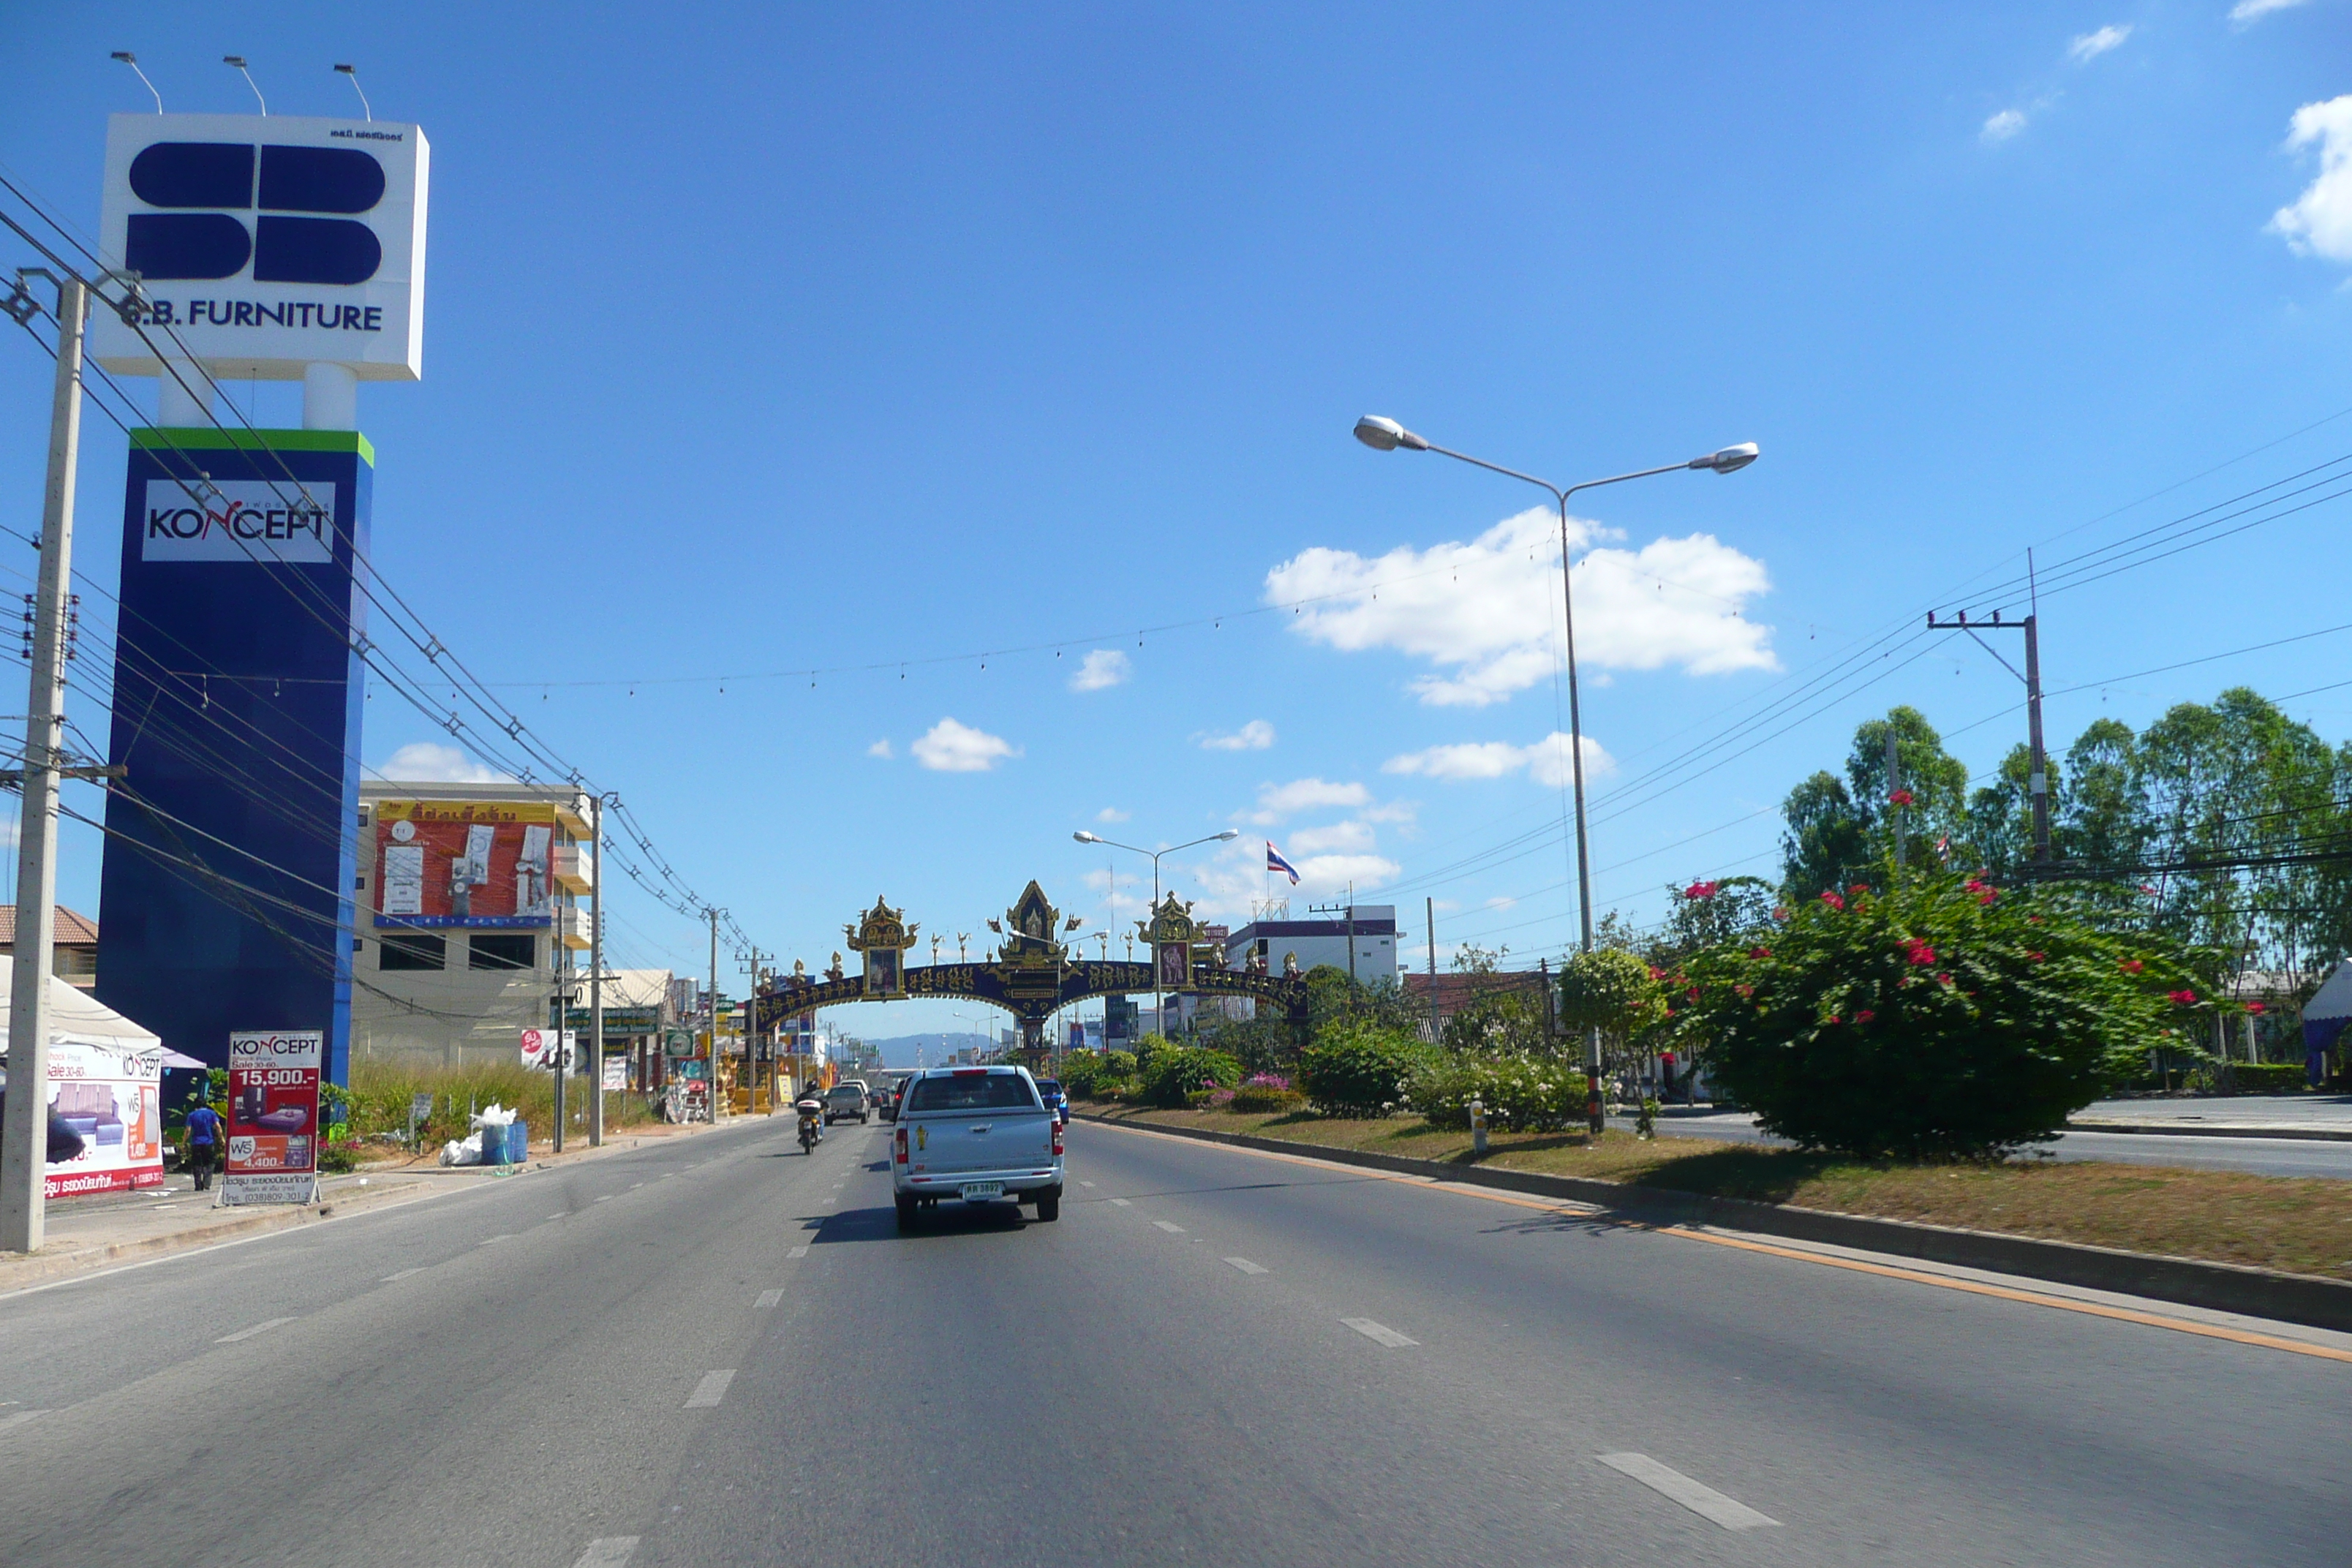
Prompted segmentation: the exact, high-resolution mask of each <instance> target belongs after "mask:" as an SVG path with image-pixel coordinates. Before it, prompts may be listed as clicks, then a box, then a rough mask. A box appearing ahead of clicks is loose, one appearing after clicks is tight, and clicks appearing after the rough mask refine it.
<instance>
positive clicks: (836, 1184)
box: [833, 1182, 848, 1193]
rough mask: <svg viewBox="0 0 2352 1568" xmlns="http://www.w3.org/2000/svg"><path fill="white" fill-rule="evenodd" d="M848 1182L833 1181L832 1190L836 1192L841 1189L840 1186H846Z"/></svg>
mask: <svg viewBox="0 0 2352 1568" xmlns="http://www.w3.org/2000/svg"><path fill="white" fill-rule="evenodd" d="M847 1185H848V1183H846V1182H835V1183H834V1184H833V1190H834V1191H835V1192H836V1193H837V1192H839V1191H841V1189H842V1188H844V1187H845V1186H847Z"/></svg>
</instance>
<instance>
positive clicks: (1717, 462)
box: [1690, 441, 1759, 474]
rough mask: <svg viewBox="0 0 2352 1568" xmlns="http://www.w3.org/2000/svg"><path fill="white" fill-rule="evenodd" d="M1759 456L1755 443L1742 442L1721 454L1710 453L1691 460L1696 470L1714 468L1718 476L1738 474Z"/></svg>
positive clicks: (1722, 451)
mask: <svg viewBox="0 0 2352 1568" xmlns="http://www.w3.org/2000/svg"><path fill="white" fill-rule="evenodd" d="M1758 456H1759V454H1758V452H1757V450H1756V443H1755V442H1753V441H1742V442H1741V443H1739V445H1738V446H1737V447H1725V448H1723V450H1721V451H1720V452H1709V453H1708V454H1707V455H1706V457H1704V458H1692V459H1691V460H1690V466H1691V467H1692V468H1713V469H1714V470H1715V471H1716V472H1717V473H1718V474H1736V473H1738V471H1739V470H1740V469H1742V468H1746V467H1747V466H1748V464H1750V463H1752V462H1754V461H1755V460H1756V458H1757V457H1758Z"/></svg>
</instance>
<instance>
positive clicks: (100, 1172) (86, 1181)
mask: <svg viewBox="0 0 2352 1568" xmlns="http://www.w3.org/2000/svg"><path fill="white" fill-rule="evenodd" d="M15 981H16V973H15V966H14V965H12V964H7V963H0V1061H5V1059H6V1057H7V1048H8V1010H9V1002H10V999H11V996H12V994H13V992H14V987H15ZM47 989H48V1008H49V1061H48V1075H47V1076H48V1083H47V1087H46V1089H45V1090H44V1093H45V1095H46V1096H47V1100H48V1105H49V1109H50V1110H53V1111H55V1112H56V1113H57V1114H58V1116H59V1117H60V1118H62V1119H63V1120H64V1121H65V1123H66V1125H67V1126H68V1127H71V1128H72V1129H73V1131H74V1135H75V1136H76V1137H78V1138H79V1139H80V1140H81V1152H80V1153H79V1154H78V1155H76V1156H75V1157H74V1158H72V1159H70V1160H55V1161H49V1162H47V1163H44V1165H43V1167H42V1178H41V1186H42V1191H43V1193H44V1194H45V1195H46V1196H47V1197H52V1198H69V1197H78V1196H80V1195H81V1194H86V1193H119V1192H126V1191H128V1190H130V1189H131V1188H133V1187H153V1186H161V1185H162V1184H163V1068H164V1064H165V1059H166V1058H167V1057H168V1056H169V1055H170V1053H169V1052H167V1051H165V1050H164V1048H163V1041H162V1040H161V1039H160V1038H158V1037H156V1036H155V1035H154V1034H153V1033H152V1031H150V1030H148V1029H146V1028H143V1027H142V1026H140V1025H138V1024H136V1023H134V1022H133V1021H131V1019H129V1018H126V1017H124V1016H122V1015H121V1014H120V1013H118V1012H116V1011H115V1010H114V1009H113V1008H111V1007H110V1006H108V1005H106V1004H105V1003H103V1002H100V1001H99V1000H98V999H97V998H96V997H94V996H92V995H91V994H89V992H87V991H83V990H80V989H79V988H77V987H75V986H72V985H68V984H66V983H65V982H64V981H62V980H60V979H58V977H57V976H55V975H51V976H49V977H48V988H47Z"/></svg>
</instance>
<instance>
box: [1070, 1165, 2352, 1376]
mask: <svg viewBox="0 0 2352 1568" xmlns="http://www.w3.org/2000/svg"><path fill="white" fill-rule="evenodd" d="M1095 1125H1097V1126H1098V1127H1110V1128H1114V1129H1116V1130H1117V1131H1121V1132H1135V1133H1138V1134H1139V1135H1140V1134H1141V1130H1140V1129H1139V1128H1133V1127H1120V1126H1119V1125H1118V1123H1117V1122H1115V1121H1102V1122H1097V1123H1095ZM1160 1136H1163V1137H1164V1136H1166V1134H1164V1133H1163V1134H1160ZM1199 1142H1206V1141H1205V1140H1199ZM1213 1147H1216V1148H1223V1149H1231V1150H1233V1151H1234V1152H1235V1153H1238V1154H1254V1155H1256V1156H1257V1157H1258V1158H1260V1159H1264V1160H1279V1161H1282V1162H1284V1163H1286V1164H1293V1165H1313V1166H1316V1167H1317V1168H1318V1169H1321V1170H1341V1171H1345V1172H1347V1173H1349V1174H1350V1175H1363V1176H1369V1177H1370V1178H1371V1179H1372V1180H1374V1181H1381V1182H1395V1183H1397V1184H1400V1185H1402V1186H1408V1187H1423V1188H1426V1189H1429V1190H1431V1191H1436V1192H1447V1193H1454V1194H1460V1195H1461V1196H1463V1197H1466V1198H1480V1199H1483V1200H1485V1201H1486V1202H1487V1203H1496V1204H1508V1205H1511V1206H1512V1207H1513V1208H1523V1209H1534V1210H1537V1211H1538V1212H1539V1213H1544V1214H1561V1215H1568V1214H1577V1215H1591V1214H1601V1213H1603V1212H1605V1211H1604V1210H1602V1209H1601V1207H1600V1206H1599V1205H1593V1204H1582V1203H1576V1202H1573V1201H1571V1200H1568V1199H1560V1198H1552V1199H1539V1198H1526V1197H1520V1196H1517V1195H1516V1194H1511V1193H1505V1192H1499V1191H1496V1189H1494V1188H1491V1187H1481V1186H1474V1185H1471V1184H1467V1183H1463V1182H1449V1181H1446V1180H1445V1179H1444V1178H1443V1177H1439V1176H1408V1175H1402V1174H1399V1173H1396V1172H1393V1171H1376V1170H1370V1169H1368V1168H1366V1167H1364V1166H1360V1165H1343V1164H1340V1163H1338V1162H1337V1161H1331V1160H1318V1159H1317V1158H1315V1157H1314V1156H1313V1155H1308V1154H1278V1153H1276V1152H1274V1151H1273V1150H1271V1149H1252V1148H1250V1147H1248V1146H1247V1145H1245V1144H1240V1143H1218V1144H1213ZM1620 1223H1622V1224H1624V1225H1625V1226H1627V1227H1628V1228H1630V1229H1635V1230H1646V1231H1651V1232H1654V1234H1656V1235H1659V1236H1673V1237H1681V1238H1682V1239H1684V1240H1685V1241H1703V1242H1706V1244H1707V1245H1708V1246H1710V1247H1732V1248H1735V1249H1736V1250H1738V1251H1741V1252H1761V1253H1766V1254H1769V1256H1771V1257H1774V1258H1791V1259H1794V1260H1795V1261H1797V1262H1799V1263H1814V1264H1819V1265H1821V1266H1822V1268H1843V1269H1847V1270H1850V1271H1851V1272H1853V1273H1855V1274H1875V1275H1877V1276H1879V1277H1880V1278H1881V1279H1901V1280H1906V1281H1907V1282H1909V1283H1911V1284H1914V1285H1932V1286H1935V1287H1936V1288H1937V1289H1941V1290H1958V1291H1960V1292H1962V1293H1963V1294H1966V1295H1969V1296H1989V1297H1990V1298H1992V1299H1993V1300H1999V1301H2016V1302H2020V1303H2021V1304H2023V1305H2025V1306H2028V1307H2049V1308H2053V1309H2055V1310H2058V1311H2062V1312H2080V1313H2082V1314H2083V1315H2084V1316H2085V1317H2090V1318H2109V1319H2112V1320H2114V1321H2116V1322H2122V1323H2137V1324H2140V1325H2141V1326H2142V1327H2144V1328H2151V1329H2168V1330H2170V1331H2172V1332H2174V1333H2178V1334H2194V1335H2196V1336H2198V1337H2199V1338H2200V1339H2208V1340H2226V1341H2228V1342H2230V1343H2231V1344H2237V1345H2252V1346H2253V1347H2254V1348H2255V1349H2257V1350H2270V1351H2284V1352H2287V1353H2288V1354H2289V1355H2302V1356H2311V1357H2314V1358H2315V1359H2317V1360H2320V1361H2333V1362H2342V1363H2347V1365H2352V1351H2346V1350H2337V1349H2336V1348H2335V1347H2333V1346H2330V1345H2315V1344H2306V1343H2305V1342H2303V1341H2301V1340H2290V1339H2285V1338H2283V1337H2282V1336H2280V1335H2277V1334H2263V1333H2255V1332H2253V1331H2250V1330H2246V1329H2231V1328H2224V1327H2222V1326H2221V1325H2220V1324H2217V1323H2200V1322H2197V1321H2194V1320H2191V1319H2188V1318H2168V1317H2166V1316H2165V1315H2164V1314H2162V1313H2161V1312H2143V1311H2139V1310H2135V1309H2133V1308H2130V1307H2110V1306H2106V1305H2104V1304H2103V1303H2100V1302H2097V1301H2078V1300H2074V1298H2073V1297H2070V1296H2047V1295H2043V1294H2042V1293H2041V1292H2040V1291H2037V1290H2019V1289H2013V1288H2011V1287H2010V1286H2006V1285H1985V1284H1980V1283H1979V1282H1978V1281H1976V1280H1973V1279H1953V1278H1952V1277H1951V1276H1949V1275H1945V1274H1929V1273H1926V1272H1924V1271H1922V1270H1920V1269H1916V1268H1897V1267H1895V1265H1893V1264H1886V1263H1865V1262H1864V1261H1863V1260H1861V1259H1860V1258H1836V1257H1832V1256H1831V1255H1829V1254H1827V1253H1821V1252H1808V1251H1806V1250H1804V1249H1803V1248H1801V1247H1778V1246H1775V1245H1773V1244H1772V1243H1770V1242H1769V1241H1749V1240H1747V1239H1745V1238H1744V1237H1730V1236H1717V1235H1714V1234H1712V1233H1710V1232H1707V1231H1704V1230H1696V1229H1694V1228H1692V1227H1691V1226H1685V1225H1645V1224H1643V1223H1642V1222H1641V1221H1639V1220H1627V1221H1622V1222H1620Z"/></svg>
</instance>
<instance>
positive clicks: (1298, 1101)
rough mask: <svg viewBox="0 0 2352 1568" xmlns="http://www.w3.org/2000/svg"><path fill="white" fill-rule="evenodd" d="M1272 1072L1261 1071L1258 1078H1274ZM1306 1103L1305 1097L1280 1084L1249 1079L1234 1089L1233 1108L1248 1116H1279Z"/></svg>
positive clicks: (1295, 1090)
mask: <svg viewBox="0 0 2352 1568" xmlns="http://www.w3.org/2000/svg"><path fill="white" fill-rule="evenodd" d="M1277 1076H1278V1075H1276V1074H1274V1073H1261V1074H1259V1075H1258V1077H1259V1078H1276V1077H1277ZM1306 1104H1307V1097H1306V1096H1305V1095H1303V1094H1301V1093H1299V1092H1298V1091H1297V1089H1292V1088H1290V1087H1288V1086H1287V1085H1282V1084H1268V1083H1260V1082H1259V1081H1258V1079H1255V1078H1254V1079H1250V1080H1248V1081H1247V1082H1246V1083H1244V1084H1243V1085H1242V1086H1241V1088H1239V1089H1235V1090H1234V1099H1233V1108H1234V1110H1238V1111H1241V1112H1243V1113H1244V1114H1245V1115H1250V1116H1280V1115H1283V1114H1284V1113H1286V1112H1288V1111H1293V1110H1299V1109H1301V1108H1303V1107H1304V1106H1305V1105H1306Z"/></svg>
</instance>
